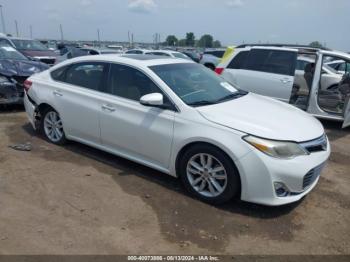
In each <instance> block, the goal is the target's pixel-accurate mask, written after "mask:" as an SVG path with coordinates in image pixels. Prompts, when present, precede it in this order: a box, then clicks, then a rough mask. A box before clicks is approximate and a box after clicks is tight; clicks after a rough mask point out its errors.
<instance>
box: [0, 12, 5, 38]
mask: <svg viewBox="0 0 350 262" xmlns="http://www.w3.org/2000/svg"><path fill="white" fill-rule="evenodd" d="M0 14H1V24H2V32H3V33H4V34H5V35H6V27H5V19H4V14H3V12H2V5H0Z"/></svg>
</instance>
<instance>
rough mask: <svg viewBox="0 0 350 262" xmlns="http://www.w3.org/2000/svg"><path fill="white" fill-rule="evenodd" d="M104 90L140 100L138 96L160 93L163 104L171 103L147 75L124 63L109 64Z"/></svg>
mask: <svg viewBox="0 0 350 262" xmlns="http://www.w3.org/2000/svg"><path fill="white" fill-rule="evenodd" d="M106 92H107V93H109V94H111V95H115V96H119V97H122V98H127V99H130V100H134V101H140V98H141V97H142V96H144V95H147V94H151V93H161V94H163V97H164V98H163V99H164V104H165V105H166V104H169V105H170V104H171V103H170V101H169V99H168V98H167V97H166V96H165V95H164V93H163V92H162V91H161V90H160V89H159V87H158V86H156V84H155V83H154V82H153V81H152V80H151V79H150V78H149V77H148V76H146V75H145V74H144V73H142V72H141V71H139V70H137V69H135V68H132V67H129V66H125V65H118V64H112V65H111V69H110V75H109V79H108V85H107V90H106Z"/></svg>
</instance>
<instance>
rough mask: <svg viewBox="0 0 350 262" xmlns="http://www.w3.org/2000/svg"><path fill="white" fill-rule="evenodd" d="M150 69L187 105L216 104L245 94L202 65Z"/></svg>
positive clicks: (190, 64) (158, 66) (167, 66)
mask: <svg viewBox="0 0 350 262" xmlns="http://www.w3.org/2000/svg"><path fill="white" fill-rule="evenodd" d="M150 69H151V70H152V71H153V72H155V73H156V74H157V75H158V76H159V77H160V78H161V79H162V80H163V81H164V82H165V83H166V84H167V85H168V86H169V87H170V88H171V89H172V90H173V91H174V92H175V93H176V94H177V95H178V96H179V97H180V98H181V99H182V101H184V102H185V103H186V104H187V105H192V106H201V105H210V104H216V103H220V102H224V101H227V100H230V99H233V98H236V97H239V96H241V95H244V94H246V93H243V92H242V91H239V90H238V89H236V88H235V87H234V86H232V85H231V84H229V83H228V82H226V81H225V80H223V79H222V78H220V77H219V76H217V75H216V74H215V73H214V72H213V71H211V70H210V69H207V68H206V67H204V66H203V65H199V64H194V63H184V64H182V63H180V64H168V65H157V66H151V67H150Z"/></svg>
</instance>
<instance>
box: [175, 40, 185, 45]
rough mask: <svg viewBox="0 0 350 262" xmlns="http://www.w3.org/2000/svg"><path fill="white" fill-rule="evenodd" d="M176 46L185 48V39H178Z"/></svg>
mask: <svg viewBox="0 0 350 262" xmlns="http://www.w3.org/2000/svg"><path fill="white" fill-rule="evenodd" d="M177 44H178V46H186V39H180V40H179V41H178V43H177Z"/></svg>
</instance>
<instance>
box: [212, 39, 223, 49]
mask: <svg viewBox="0 0 350 262" xmlns="http://www.w3.org/2000/svg"><path fill="white" fill-rule="evenodd" d="M213 47H215V48H218V47H221V43H220V41H219V40H215V41H214V43H213Z"/></svg>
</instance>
